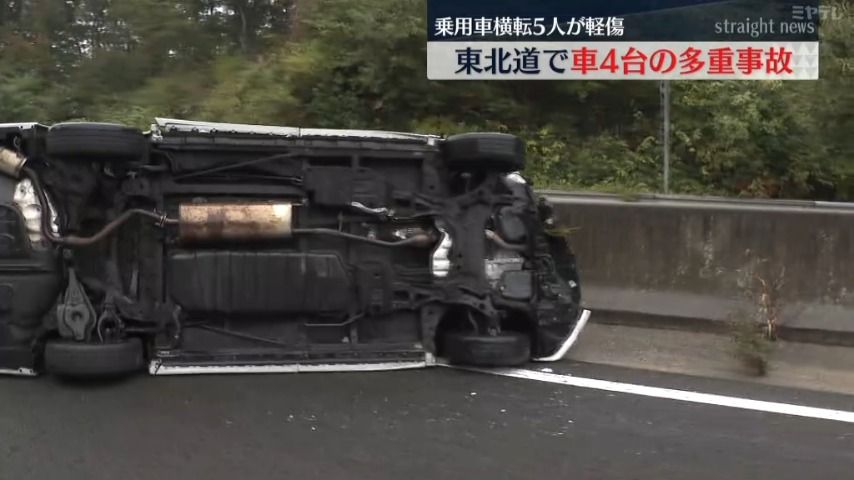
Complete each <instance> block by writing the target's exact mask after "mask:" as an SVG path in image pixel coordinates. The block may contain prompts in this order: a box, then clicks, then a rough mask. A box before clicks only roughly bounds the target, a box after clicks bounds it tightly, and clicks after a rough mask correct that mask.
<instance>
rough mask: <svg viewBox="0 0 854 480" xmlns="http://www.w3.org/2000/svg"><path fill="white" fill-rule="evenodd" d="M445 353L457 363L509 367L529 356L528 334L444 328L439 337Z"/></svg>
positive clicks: (525, 361)
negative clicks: (471, 331)
mask: <svg viewBox="0 0 854 480" xmlns="http://www.w3.org/2000/svg"><path fill="white" fill-rule="evenodd" d="M442 345H443V351H444V356H445V357H446V358H447V359H448V361H450V362H451V363H453V364H456V365H471V366H478V367H511V366H518V365H522V364H524V363H527V362H528V360H530V359H531V337H530V336H529V335H527V334H524V333H520V332H512V331H505V332H501V333H499V334H497V335H477V334H473V333H462V332H446V333H445V334H444V335H443V338H442Z"/></svg>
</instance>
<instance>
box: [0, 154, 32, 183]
mask: <svg viewBox="0 0 854 480" xmlns="http://www.w3.org/2000/svg"><path fill="white" fill-rule="evenodd" d="M26 163H27V159H26V157H23V156H21V155H19V154H18V153H17V152H15V151H13V150H9V149H8V148H3V147H0V173H3V174H4V175H8V176H10V177H12V178H16V179H17V178H20V176H21V170H23V169H24V165H25V164H26Z"/></svg>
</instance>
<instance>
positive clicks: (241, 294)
mask: <svg viewBox="0 0 854 480" xmlns="http://www.w3.org/2000/svg"><path fill="white" fill-rule="evenodd" d="M0 143H1V144H2V147H0V171H2V173H3V174H4V175H1V176H0V218H2V222H0V225H2V227H0V228H2V231H1V232H0V371H2V372H5V373H19V374H33V373H38V372H42V371H46V372H49V373H53V374H56V375H65V376H74V377H88V376H109V375H122V374H128V373H132V372H135V371H138V370H142V369H145V368H147V369H148V370H149V371H150V373H153V374H181V373H205V372H207V373H219V372H250V371H257V372H264V371H266V372H286V371H325V370H379V369H395V368H412V367H419V366H426V365H431V364H433V363H434V361H435V359H436V358H437V357H441V358H446V359H447V360H448V361H450V362H453V363H462V364H474V365H517V364H521V363H525V362H527V361H529V360H531V359H535V360H536V359H539V360H555V359H558V358H560V357H562V356H563V355H564V354H565V353H566V350H567V349H568V348H569V346H571V344H572V342H574V340H575V338H577V336H578V333H579V332H580V331H581V329H582V328H583V327H584V324H585V323H586V321H587V318H588V316H589V312H588V311H586V310H583V309H582V308H581V307H580V286H579V280H578V274H577V271H576V266H575V258H574V256H573V254H572V252H571V251H570V249H569V245H568V244H567V240H566V238H565V237H566V236H565V234H564V233H562V232H561V231H560V229H558V228H556V226H555V220H554V216H553V214H552V210H551V207H550V206H549V205H548V203H546V202H545V201H544V200H542V199H538V198H537V197H536V195H535V194H534V192H533V190H532V189H531V187H530V185H528V183H527V182H526V181H525V180H524V178H523V177H522V176H521V175H520V174H519V173H518V171H520V170H522V168H523V167H524V145H523V143H522V142H521V140H519V139H518V138H517V137H514V136H512V135H507V134H490V133H481V134H477V133H471V134H462V135H456V136H451V137H448V138H442V137H436V136H428V135H415V134H403V133H391V132H372V131H349V130H319V129H297V128H288V127H262V126H251V125H237V124H215V123H205V122H190V121H182V120H171V119H157V121H156V123H155V124H154V125H152V129H151V131H149V132H140V131H139V130H136V129H133V128H129V127H125V126H121V125H114V124H100V123H62V124H57V125H54V126H52V127H47V126H43V125H40V124H34V123H29V124H6V125H0Z"/></svg>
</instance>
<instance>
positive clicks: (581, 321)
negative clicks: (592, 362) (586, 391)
mask: <svg viewBox="0 0 854 480" xmlns="http://www.w3.org/2000/svg"><path fill="white" fill-rule="evenodd" d="M590 315H591V312H590V310H587V309H584V310H582V311H581V313H580V314H579V315H578V319H577V320H576V321H575V326H574V327H572V329H571V330H570V331H569V334H568V335H567V336H566V338H565V339H564V340H563V342H561V343H560V344H559V346H558V347H557V349H556V350H555V351H554V352H552V353H551V354H550V355H545V356H540V357H535V358H533V359H532V360H533V361H535V362H557V361H559V360H562V359H563V357H565V356H566V354H567V353H568V352H569V349H571V348H572V346H573V345H575V342H577V341H578V337H579V336H581V332H582V331H583V330H584V327H586V326H587V322H588V321H589V320H590Z"/></svg>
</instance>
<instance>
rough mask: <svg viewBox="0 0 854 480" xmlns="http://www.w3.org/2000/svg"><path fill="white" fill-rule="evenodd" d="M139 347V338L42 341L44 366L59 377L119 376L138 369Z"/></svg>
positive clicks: (140, 351) (140, 344) (140, 359)
mask: <svg viewBox="0 0 854 480" xmlns="http://www.w3.org/2000/svg"><path fill="white" fill-rule="evenodd" d="M143 351H144V349H143V346H142V340H141V339H139V338H127V339H123V340H118V341H113V342H108V343H81V342H75V341H72V340H65V339H51V340H48V341H47V344H45V349H44V366H45V370H47V372H48V373H50V374H53V375H56V376H59V377H70V378H108V377H122V376H126V375H130V374H132V373H136V372H138V371H140V370H142V368H143V365H144V355H143Z"/></svg>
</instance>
